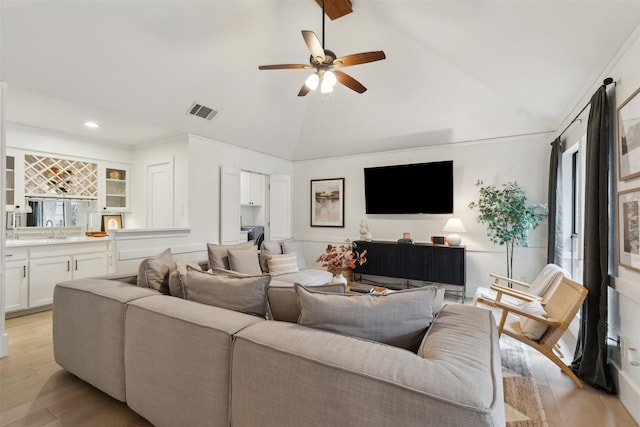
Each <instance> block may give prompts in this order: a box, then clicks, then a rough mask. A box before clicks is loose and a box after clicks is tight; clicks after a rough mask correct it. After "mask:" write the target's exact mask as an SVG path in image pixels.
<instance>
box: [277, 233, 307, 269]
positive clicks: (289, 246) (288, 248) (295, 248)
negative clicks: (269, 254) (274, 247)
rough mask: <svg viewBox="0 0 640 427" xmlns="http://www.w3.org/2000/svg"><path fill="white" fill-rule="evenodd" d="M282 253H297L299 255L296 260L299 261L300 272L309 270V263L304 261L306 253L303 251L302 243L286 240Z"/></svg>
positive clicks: (283, 243)
mask: <svg viewBox="0 0 640 427" xmlns="http://www.w3.org/2000/svg"><path fill="white" fill-rule="evenodd" d="M282 252H283V253H285V254H289V253H292V252H295V253H296V255H297V256H296V259H297V261H298V270H304V269H305V268H307V263H306V262H305V261H304V255H303V253H304V252H303V251H302V242H300V241H297V240H285V241H284V242H282Z"/></svg>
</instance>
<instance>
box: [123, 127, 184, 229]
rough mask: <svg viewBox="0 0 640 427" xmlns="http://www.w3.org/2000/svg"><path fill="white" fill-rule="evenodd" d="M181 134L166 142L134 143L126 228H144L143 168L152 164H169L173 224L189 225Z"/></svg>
mask: <svg viewBox="0 0 640 427" xmlns="http://www.w3.org/2000/svg"><path fill="white" fill-rule="evenodd" d="M188 150H189V148H188V139H187V137H186V135H185V136H183V137H177V138H173V139H170V140H167V141H158V142H155V143H150V144H144V145H141V146H136V147H135V151H134V167H133V170H132V180H131V196H132V197H131V212H132V214H131V215H130V217H129V218H127V219H128V223H127V224H126V228H147V227H148V226H149V225H148V223H147V222H148V215H147V214H148V212H147V185H146V182H147V168H148V167H149V166H152V165H156V164H162V163H171V164H172V165H173V199H174V203H173V225H174V227H187V226H188V225H189V209H188V207H189V201H188V189H189V173H188V171H189V156H188Z"/></svg>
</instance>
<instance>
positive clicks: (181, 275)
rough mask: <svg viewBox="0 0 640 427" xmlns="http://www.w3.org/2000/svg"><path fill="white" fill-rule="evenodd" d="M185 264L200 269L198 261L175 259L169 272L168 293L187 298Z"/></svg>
mask: <svg viewBox="0 0 640 427" xmlns="http://www.w3.org/2000/svg"><path fill="white" fill-rule="evenodd" d="M187 265H189V266H191V267H193V268H195V269H197V270H202V268H201V267H200V264H199V263H198V261H188V262H183V261H176V263H175V267H174V268H172V269H171V271H170V272H169V295H171V296H173V297H177V298H183V299H188V298H187V295H186V285H185V284H186V283H187Z"/></svg>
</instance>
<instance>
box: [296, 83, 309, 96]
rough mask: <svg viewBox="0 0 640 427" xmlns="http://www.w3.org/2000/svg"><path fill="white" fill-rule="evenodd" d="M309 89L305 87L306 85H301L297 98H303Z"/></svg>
mask: <svg viewBox="0 0 640 427" xmlns="http://www.w3.org/2000/svg"><path fill="white" fill-rule="evenodd" d="M310 90H311V89H309V86H307V85H306V84H303V85H302V87H301V88H300V92H298V96H305V95H306V94H308V93H309V91H310Z"/></svg>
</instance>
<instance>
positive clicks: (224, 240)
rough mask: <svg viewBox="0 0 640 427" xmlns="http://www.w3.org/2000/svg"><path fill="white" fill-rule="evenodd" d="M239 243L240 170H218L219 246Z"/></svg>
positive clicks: (223, 168) (224, 168)
mask: <svg viewBox="0 0 640 427" xmlns="http://www.w3.org/2000/svg"><path fill="white" fill-rule="evenodd" d="M234 243H240V170H239V169H233V168H227V167H222V168H220V244H221V245H229V244H234Z"/></svg>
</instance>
